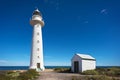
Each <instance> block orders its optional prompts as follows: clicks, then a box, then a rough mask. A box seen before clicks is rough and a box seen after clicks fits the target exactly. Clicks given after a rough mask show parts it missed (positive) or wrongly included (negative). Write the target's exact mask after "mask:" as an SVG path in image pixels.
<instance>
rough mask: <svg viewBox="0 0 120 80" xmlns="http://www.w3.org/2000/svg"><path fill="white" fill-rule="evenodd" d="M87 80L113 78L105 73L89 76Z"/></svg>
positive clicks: (109, 79)
mask: <svg viewBox="0 0 120 80" xmlns="http://www.w3.org/2000/svg"><path fill="white" fill-rule="evenodd" d="M87 80H112V79H111V78H110V77H108V76H105V75H104V76H100V75H97V76H91V77H88V78H87Z"/></svg>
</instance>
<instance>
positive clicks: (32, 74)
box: [18, 69, 39, 80]
mask: <svg viewBox="0 0 120 80" xmlns="http://www.w3.org/2000/svg"><path fill="white" fill-rule="evenodd" d="M37 76H39V73H38V72H37V71H36V70H34V69H30V70H28V71H27V72H24V73H21V74H20V76H18V80H32V79H35V78H36V77H37Z"/></svg>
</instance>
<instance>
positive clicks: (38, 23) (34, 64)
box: [29, 9, 45, 71]
mask: <svg viewBox="0 0 120 80" xmlns="http://www.w3.org/2000/svg"><path fill="white" fill-rule="evenodd" d="M30 24H31V25H32V26H33V38H32V51H31V60H30V67H29V68H30V69H36V70H37V71H43V70H44V69H45V68H44V63H43V43H42V30H41V29H42V27H43V26H44V21H43V20H42V15H41V13H40V11H39V10H38V9H36V10H35V11H34V12H33V16H32V19H31V20H30Z"/></svg>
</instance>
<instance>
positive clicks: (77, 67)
mask: <svg viewBox="0 0 120 80" xmlns="http://www.w3.org/2000/svg"><path fill="white" fill-rule="evenodd" d="M74 72H75V73H78V72H79V62H78V61H75V62H74Z"/></svg>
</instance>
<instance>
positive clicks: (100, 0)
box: [0, 0, 120, 66]
mask: <svg viewBox="0 0 120 80" xmlns="http://www.w3.org/2000/svg"><path fill="white" fill-rule="evenodd" d="M36 7H38V8H39V10H40V11H41V13H42V16H43V19H44V21H45V26H44V27H43V29H42V31H43V44H44V62H45V65H51V66H53V65H55V66H66V65H70V64H71V63H70V61H71V58H72V56H73V55H74V54H75V53H85V54H89V55H92V56H93V57H95V58H96V60H97V66H120V62H119V58H120V1H119V0H0V66H16V65H17V66H24V65H25V66H26V65H27V66H28V65H29V63H30V62H29V61H30V53H31V42H32V27H31V25H30V24H29V21H30V18H31V16H32V12H33V11H34V10H35V9H36Z"/></svg>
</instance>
